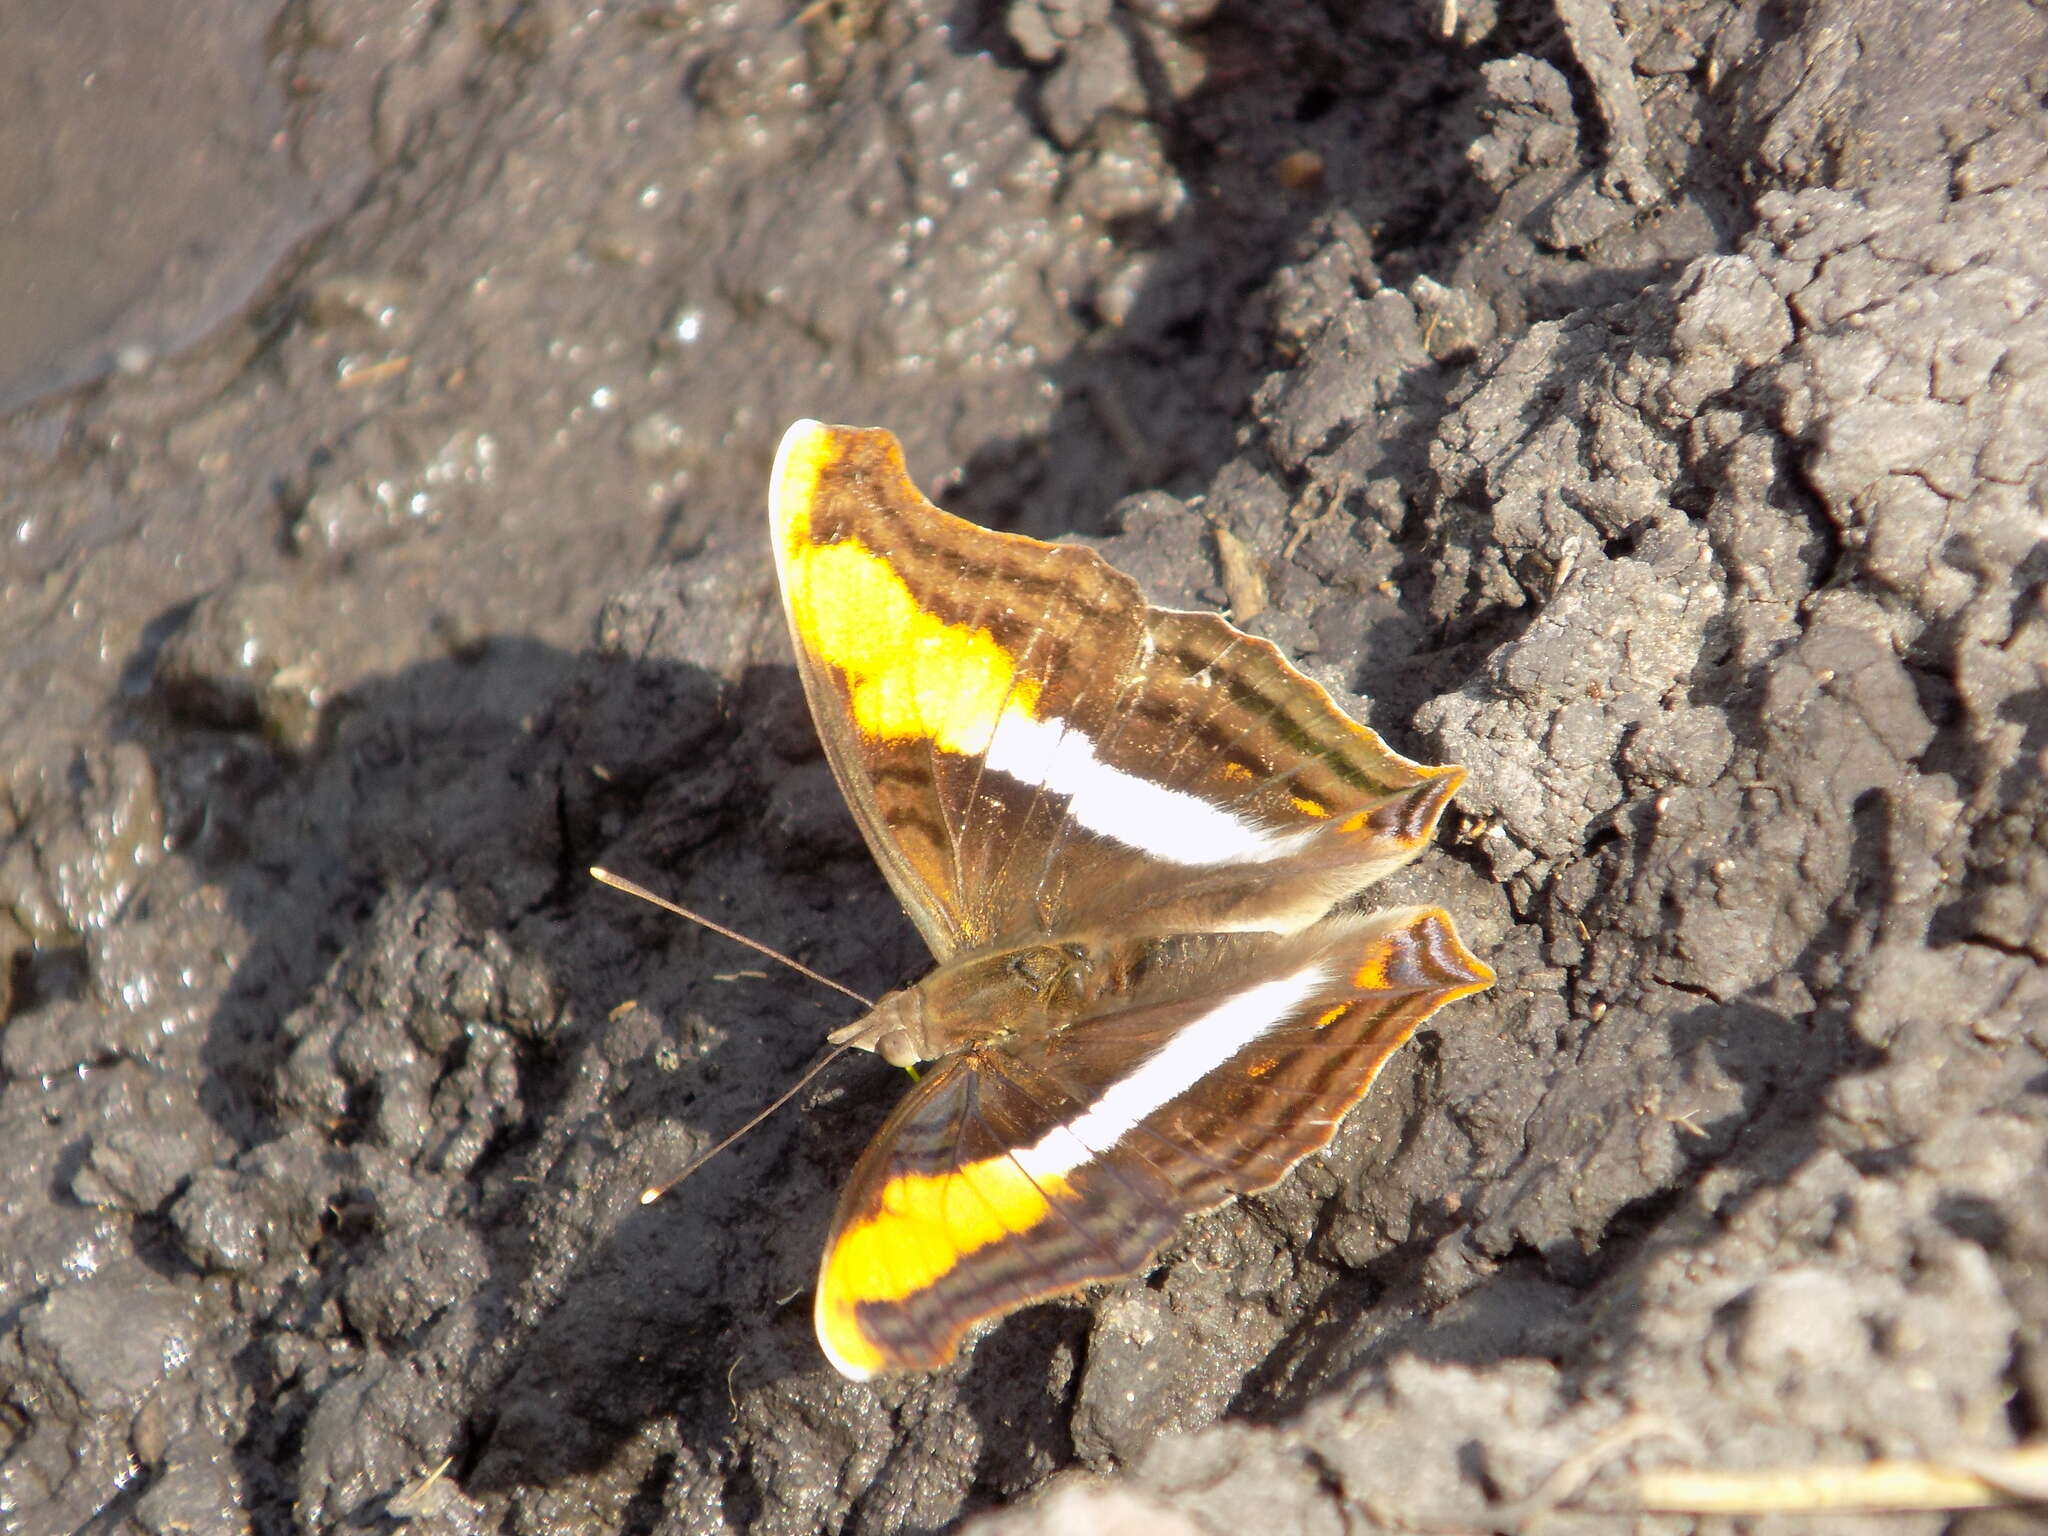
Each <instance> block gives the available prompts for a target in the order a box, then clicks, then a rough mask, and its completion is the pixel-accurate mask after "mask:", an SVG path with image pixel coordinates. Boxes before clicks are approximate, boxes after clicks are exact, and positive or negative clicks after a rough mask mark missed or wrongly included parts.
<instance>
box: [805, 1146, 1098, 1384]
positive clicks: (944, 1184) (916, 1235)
mask: <svg viewBox="0 0 2048 1536" xmlns="http://www.w3.org/2000/svg"><path fill="white" fill-rule="evenodd" d="M1067 1187H1068V1186H1067V1181H1066V1180H1065V1179H1064V1178H1062V1177H1060V1176H1058V1175H1056V1174H1052V1175H1048V1174H1041V1175H1038V1176H1036V1177H1033V1176H1032V1175H1030V1174H1027V1173H1025V1172H1024V1170H1023V1169H1021V1168H1019V1167H1018V1166H1017V1164H1016V1162H1015V1161H1014V1160H1013V1159H1011V1158H1009V1157H991V1158H985V1159H983V1160H982V1161H980V1162H975V1163H968V1164H965V1165H964V1166H962V1167H961V1168H959V1169H957V1170H955V1171H954V1172H951V1173H943V1174H936V1175H929V1174H915V1173H913V1174H902V1175H899V1176H898V1177H896V1178H893V1179H891V1180H889V1182H888V1183H886V1184H884V1185H883V1186H882V1190H881V1194H880V1195H879V1197H878V1198H877V1199H876V1201H875V1204H874V1207H873V1208H872V1209H871V1210H870V1211H869V1212H868V1213H867V1214H865V1215H863V1216H860V1217H858V1218H857V1219H856V1220H854V1221H853V1222H851V1223H850V1224H849V1225H848V1226H847V1227H846V1228H845V1229H844V1230H842V1231H841V1232H840V1233H839V1235H838V1236H837V1238H835V1239H834V1241H833V1243H832V1246H831V1247H830V1249H828V1250H827V1251H826V1254H825V1264H824V1268H823V1270H822V1272H821V1273H820V1274H819V1276H818V1299H817V1307H816V1321H817V1325H818V1341H819V1342H820V1343H821V1344H822V1345H823V1346H824V1348H825V1353H826V1354H827V1355H829V1356H831V1358H832V1363H833V1364H834V1365H836V1366H838V1367H839V1369H840V1371H841V1372H843V1373H844V1374H846V1375H848V1376H851V1377H854V1378H855V1379H857V1380H858V1379H862V1378H865V1377H868V1376H872V1375H874V1374H875V1373H876V1372H877V1371H881V1370H886V1369H887V1368H888V1366H889V1364H890V1361H889V1359H888V1357H887V1356H886V1355H885V1354H884V1353H883V1351H882V1350H881V1349H880V1348H879V1347H877V1346H876V1344H875V1342H874V1341H873V1340H872V1339H871V1338H869V1337H868V1335H867V1333H866V1332H865V1330H863V1329H862V1327H861V1324H860V1319H859V1317H858V1316H857V1315H856V1313H855V1308H857V1307H858V1306H859V1305H860V1304H861V1303H862V1302H889V1301H901V1300H903V1299H904V1298H905V1297H906V1296H910V1295H913V1294H915V1293H916V1292H918V1291H921V1290H923V1289H925V1288H926V1287H927V1286H930V1285H931V1284H932V1283H933V1282H935V1281H937V1280H939V1279H940V1278H941V1277H943V1276H944V1275H946V1274H948V1273H950V1272H951V1271H952V1270H953V1269H955V1268H956V1267H957V1266H958V1265H959V1264H960V1262H961V1260H962V1259H964V1258H965V1257H967V1255H969V1254H971V1253H974V1252H976V1251H977V1250H979V1249H982V1248H986V1247H988V1246H989V1245H990V1244H992V1243H998V1242H1001V1241H1002V1240H1003V1239H1004V1238H1006V1237H1009V1236H1011V1235H1012V1234H1014V1233H1018V1232H1023V1231H1027V1230H1029V1229H1030V1228H1031V1227H1033V1226H1035V1225H1037V1224H1038V1223H1039V1222H1041V1221H1043V1220H1044V1219H1045V1218H1046V1217H1047V1216H1049V1215H1050V1214H1051V1213H1052V1202H1051V1198H1050V1197H1053V1196H1057V1195H1060V1194H1064V1193H1066V1192H1067Z"/></svg>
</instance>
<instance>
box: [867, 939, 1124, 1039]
mask: <svg viewBox="0 0 2048 1536" xmlns="http://www.w3.org/2000/svg"><path fill="white" fill-rule="evenodd" d="M1133 949H1134V946H1132V945H1129V944H1110V943H1091V942H1087V941H1083V940H1069V941H1067V942H1064V943H1056V944H1055V943H1039V944H1024V945H1020V946H1018V947H1016V948H1014V949H1001V950H992V951H982V952H980V953H976V954H970V955H963V956H961V957H960V958H959V959H957V960H953V961H949V962H948V963H947V964H945V965H942V966H940V967H939V968H938V969H937V970H935V971H933V972H932V973H931V974H930V975H929V976H927V977H925V978H924V980H922V981H920V982H918V983H917V985H916V986H912V987H905V988H903V989H902V990H901V991H899V992H891V993H889V994H888V995H887V996H885V997H884V998H883V999H882V1000H881V1001H880V1002H878V1003H877V1004H875V1006H874V1008H873V1010H872V1011H871V1012H869V1013H868V1014H867V1015H866V1016H865V1017H864V1018H860V1019H856V1020H855V1021H854V1022H853V1023H851V1024H849V1025H847V1026H846V1027H845V1028H844V1029H840V1030H837V1031H835V1032H834V1033H833V1035H832V1037H831V1038H832V1043H833V1044H835V1045H852V1046H856V1047H858V1048H860V1049H861V1050H865V1051H873V1052H874V1053H875V1054H876V1055H878V1056H880V1057H881V1058H882V1059H883V1060H884V1061H886V1062H888V1063H889V1064H890V1065H891V1066H898V1067H908V1066H914V1065H915V1064H917V1063H918V1062H921V1061H936V1060H938V1059H939V1058H940V1057H941V1056H949V1055H951V1054H952V1053H953V1052H955V1051H959V1050H963V1049H965V1048H967V1047H969V1046H975V1045H984V1044H987V1043H989V1042H990V1041H993V1040H998V1039H1001V1038H1003V1037H1004V1036H1007V1035H1039V1034H1045V1033H1049V1032H1051V1031H1053V1030H1057V1029H1059V1028H1060V1027H1061V1026H1063V1025H1065V1024H1068V1023H1071V1022H1072V1021H1073V1020H1075V1019H1076V1018H1079V1017H1080V1016H1082V1015H1083V1014H1084V1013H1086V1012H1088V1011H1089V1010H1090V1009H1092V1008H1093V1007H1094V1006H1095V1005H1096V1004H1097V1003H1098V1002H1099V1000H1100V999H1101V998H1102V997H1103V996H1104V995H1106V994H1107V993H1108V992H1110V991H1112V990H1115V989H1116V988H1117V987H1119V986H1121V985H1124V984H1125V983H1126V982H1127V980H1128V976H1129V972H1130V969H1131V966H1132V964H1133V963H1134V961H1135V959H1136V956H1135V954H1134V953H1133V952H1132V951H1133Z"/></svg>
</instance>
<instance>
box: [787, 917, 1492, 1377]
mask: <svg viewBox="0 0 2048 1536" xmlns="http://www.w3.org/2000/svg"><path fill="white" fill-rule="evenodd" d="M1151 947H1152V949H1153V950H1154V953H1153V954H1152V955H1151V956H1150V963H1148V964H1146V965H1145V966H1144V967H1143V968H1142V969H1143V971H1144V974H1143V975H1142V976H1141V977H1140V978H1139V979H1138V980H1137V982H1136V983H1135V984H1134V985H1133V986H1132V987H1131V988H1130V989H1129V990H1128V991H1127V992H1126V993H1124V994H1123V995H1122V996H1121V997H1120V999H1119V1001H1118V1002H1117V1003H1116V1004H1115V1005H1113V1006H1111V1007H1108V1008H1106V1009H1105V1010H1103V1011H1100V1012H1093V1013H1091V1014H1090V1015H1089V1016H1088V1017H1087V1018H1086V1020H1085V1021H1084V1022H1080V1023H1077V1024H1075V1025H1074V1026H1072V1027H1071V1028H1069V1029H1067V1030H1064V1031H1058V1032H1053V1033H1048V1034H1041V1035H1035V1036H1031V1035H1027V1036H1023V1037H1021V1038H1012V1039H1006V1040H997V1041H992V1042H990V1043H988V1044H986V1045H983V1046H980V1047H975V1048H971V1049H969V1050H967V1051H964V1052H962V1053H960V1054H959V1055H956V1056H952V1057H949V1058H948V1059H947V1060H945V1061H944V1062H943V1063H942V1064H940V1065H939V1066H938V1067H937V1068H936V1069H934V1070H933V1072H932V1073H931V1074H930V1075H928V1076H927V1077H926V1078H925V1080H924V1081H923V1082H922V1083H920V1084H919V1085H918V1086H917V1087H916V1088H915V1089H913V1090H912V1091H911V1093H910V1094H909V1095H908V1096H907V1097H906V1098H905V1100H904V1102H903V1103H902V1104H901V1105H900V1106H899V1107H898V1109H897V1110H896V1112H895V1114H894V1115H892V1116H891V1117H890V1119H889V1121H888V1122H887V1124H885V1125H884V1126H883V1128H882V1130H881V1131H880V1132H879V1133H878V1134H877V1135H876V1137H875V1139H874V1141H873V1143H872V1144H871V1145H870V1147H869V1149H868V1151H867V1153H866V1155H865V1156H864V1157H863V1158H862V1159H861V1161H860V1163H859V1164H858V1166H857V1167H856V1168H855V1170H854V1173H853V1177H852V1179H851V1180H850V1181H849V1183H848V1185H847V1188H846V1190H845V1193H844V1194H843V1196H842V1197H841V1200H840V1205H839V1212H838V1216H837V1218H836V1220H835V1222H834V1224H833V1231H832V1236H831V1238H830V1240H829V1242H828V1243H827V1246H826V1255H825V1260H824V1265H823V1268H822V1271H821V1275H820V1279H819V1286H818V1293H817V1302H816V1320H817V1326H818V1333H819V1337H820V1339H821V1340H823V1341H824V1344H825V1348H826V1351H827V1353H828V1354H829V1355H830V1356H831V1358H832V1360H833V1362H834V1364H836V1365H837V1366H838V1367H839V1368H840V1370H841V1371H843V1372H845V1373H846V1374H848V1375H853V1376H866V1375H872V1374H874V1373H876V1372H877V1371H881V1370H888V1369H905V1368H928V1367H931V1366H935V1365H939V1364H942V1363H943V1362H944V1361H945V1360H947V1359H949V1358H951V1356H952V1354H953V1352H954V1350H955V1349H956V1348H957V1346H958V1344H959V1341H960V1339H961V1337H962V1336H963V1335H964V1334H965V1333H966V1331H967V1330H968V1329H969V1328H970V1327H971V1326H973V1325H974V1324H975V1323H976V1322H978V1321H980V1320H982V1319H984V1318H986V1317H989V1316H992V1315H996V1314H998V1313H1001V1312H1007V1311H1009V1310H1010V1309H1012V1308H1013V1307H1016V1306H1020V1305H1022V1304H1024V1303H1025V1302H1028V1301H1033V1300H1037V1299H1039V1298H1041V1297H1045V1296H1051V1295H1057V1294H1059V1293H1060V1292H1063V1291H1068V1290H1072V1289H1073V1288H1075V1287H1076V1286H1080V1285H1085V1284H1087V1283H1089V1282H1091V1281H1096V1280H1105V1279H1113V1278H1116V1277H1118V1276H1122V1275H1126V1274H1129V1273H1131V1272H1133V1271H1134V1270H1136V1269H1137V1268H1139V1267H1140V1266H1141V1265H1143V1263H1144V1262H1145V1260H1146V1259H1147V1258H1148V1257H1149V1256H1150V1255H1151V1254H1152V1253H1153V1252H1154V1251H1155V1250H1156V1249H1157V1248H1158V1247H1159V1246H1160V1245H1161V1244H1162V1243H1163V1242H1164V1241H1165V1240H1166V1239H1167V1238H1168V1237H1169V1236H1171V1234H1172V1233H1173V1232H1174V1230H1175V1229H1176V1228H1177V1227H1178V1226H1179V1225H1180V1223H1181V1221H1182V1220H1183V1219H1184V1218H1185V1217H1187V1216H1188V1215H1189V1214H1191V1213H1193V1212H1196V1211H1202V1210H1207V1209H1209V1208H1211V1207H1213V1206H1215V1205H1217V1204H1218V1203H1220V1202H1221V1201H1223V1200H1225V1199H1227V1198H1228V1197H1230V1196H1231V1195H1234V1194H1243V1193H1246V1192H1249V1191H1252V1190H1258V1189H1264V1188H1267V1187H1268V1186H1270V1185H1271V1184H1273V1183H1274V1182H1275V1181H1276V1180H1277V1179H1279V1178H1280V1177H1281V1175H1282V1174H1284V1173H1285V1172H1286V1171H1287V1169H1289V1168H1290V1167H1292V1166H1293V1165H1294V1164H1295V1163H1297V1162H1299V1161H1300V1160H1301V1159H1302V1158H1303V1157H1305V1156H1306V1155H1308V1153H1310V1152H1312V1151H1315V1150H1316V1149H1318V1148H1320V1147H1322V1146H1324V1145H1325V1144H1327V1143H1328V1141H1329V1139H1330V1137H1331V1136H1332V1135H1333V1134H1334V1133H1335V1130H1336V1127H1337V1125H1338V1124H1339V1122H1340V1121H1341V1120H1342V1119H1343V1116H1344V1114H1345V1112H1346V1111H1348V1110H1349V1109H1350V1108H1351V1107H1352V1105H1353V1104H1355V1103H1356V1102H1357V1101H1358V1100H1359V1099H1360V1098H1361V1097H1362V1096H1363V1095H1364V1094H1365V1092H1366V1090H1367V1089H1368V1088H1369V1087H1370V1086H1371V1083H1372V1080H1373V1078H1374V1076H1375V1075H1376V1074H1377V1073H1378V1071H1379V1069H1380V1066H1381V1065H1382V1064H1383V1063H1384V1062H1385V1060H1386V1059H1387V1057H1388V1056H1389V1055H1391V1054H1392V1052H1393V1051H1394V1050H1396V1049H1397V1048H1398V1047H1399V1046H1400V1045H1401V1044H1402V1042H1404V1041H1405V1040H1407V1038H1408V1037H1409V1035H1411V1034H1412V1033H1413V1032H1414V1029H1415V1027H1416V1025H1417V1024H1418V1023H1419V1022H1420V1021H1421V1020H1422V1019H1424V1018H1426V1017H1427V1016H1428V1015H1429V1014H1430V1013H1432V1012H1434V1011H1435V1010H1436V1009H1437V1008H1439V1007H1441V1006H1442V1005H1443V1004H1444V1003H1446V1002H1448V1001H1450V1000H1451V999H1452V998H1454V997H1457V996H1460V995H1462V994H1464V993H1467V992H1472V991H1476V990H1478V989H1479V988H1481V987H1484V986H1486V985H1487V984H1488V983H1490V982H1491V981H1492V979H1493V978H1492V973H1491V972H1489V971H1488V970H1487V969H1486V967H1485V966H1484V965H1482V964H1480V963H1479V962H1478V961H1477V960H1475V959H1474V958H1473V957H1472V956H1471V955H1470V954H1468V953H1467V952H1466V951H1465V950H1464V948H1463V947H1462V946H1461V945H1460V944H1459V943H1458V940H1457V936H1456V934H1455V933H1454V932H1453V931H1452V929H1451V926H1450V923H1449V920H1448V919H1447V918H1446V917H1445V916H1444V914H1443V913H1442V912H1441V911H1439V910H1437V909H1435V908H1423V909H1413V910H1408V911H1403V912H1393V913H1383V914H1378V915H1376V916H1374V917H1371V918H1358V917H1340V918H1334V919H1331V920H1329V921H1327V922H1325V923H1322V924H1318V925H1316V926H1315V927H1313V928H1311V929H1309V930H1306V931H1304V932H1303V933H1301V934H1298V935H1293V936H1277V935H1266V934H1259V935H1253V934H1227V935H1210V936H1207V937H1206V938H1205V939H1202V940H1200V941H1196V940H1163V941H1157V943H1156V944H1155V945H1154V946H1151ZM1225 978H1229V979H1228V980H1227V981H1226V980H1225Z"/></svg>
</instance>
